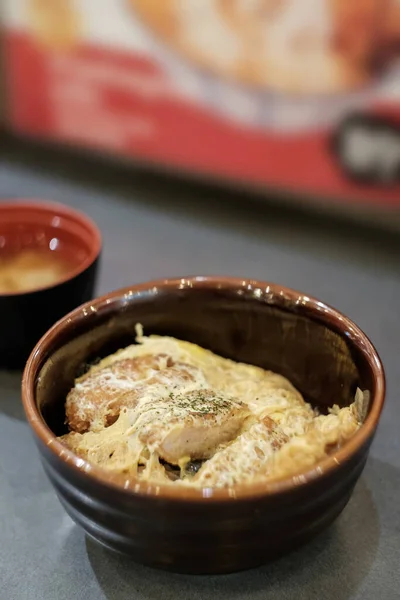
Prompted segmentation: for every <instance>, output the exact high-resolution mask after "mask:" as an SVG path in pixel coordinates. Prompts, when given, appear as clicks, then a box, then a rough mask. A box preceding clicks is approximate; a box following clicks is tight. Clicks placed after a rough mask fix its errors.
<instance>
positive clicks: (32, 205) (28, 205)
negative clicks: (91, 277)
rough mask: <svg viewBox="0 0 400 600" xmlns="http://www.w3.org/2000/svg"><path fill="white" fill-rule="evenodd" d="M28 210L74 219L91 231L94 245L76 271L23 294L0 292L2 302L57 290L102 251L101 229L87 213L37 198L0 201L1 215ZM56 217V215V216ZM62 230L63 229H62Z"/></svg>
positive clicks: (82, 270)
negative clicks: (8, 211)
mask: <svg viewBox="0 0 400 600" xmlns="http://www.w3.org/2000/svg"><path fill="white" fill-rule="evenodd" d="M18 208H19V209H24V208H25V209H27V210H32V209H33V210H37V211H38V212H44V213H47V214H48V213H52V212H57V213H59V214H60V215H61V216H63V217H65V218H72V219H75V221H77V222H79V223H80V224H81V225H83V226H84V227H85V228H86V229H87V230H88V231H90V235H91V236H92V239H93V241H94V243H93V244H90V245H89V246H90V252H89V254H88V256H87V257H86V258H85V260H83V261H82V262H81V263H79V265H77V266H76V267H75V268H74V269H71V270H70V271H68V273H67V274H66V275H65V276H64V277H61V278H60V279H57V281H56V282H55V283H53V284H52V285H46V286H44V287H39V288H34V289H29V290H26V291H23V292H9V293H5V292H0V300H1V299H2V298H9V299H10V298H20V297H22V296H28V295H31V294H37V293H40V292H45V291H47V290H51V289H54V288H57V287H58V286H60V285H63V284H64V283H67V282H68V281H72V279H75V277H78V276H79V275H81V274H82V273H84V272H85V271H86V270H87V269H88V268H89V267H90V266H91V265H92V264H93V263H95V262H96V260H97V259H98V258H99V256H100V254H101V250H102V245H103V240H102V235H101V232H100V229H99V228H98V227H97V225H96V223H95V222H94V221H93V220H92V219H91V218H90V217H89V216H87V215H86V214H85V213H83V212H81V211H80V210H77V209H75V208H71V207H70V206H67V205H65V204H62V203H61V202H54V201H52V200H36V199H35V198H31V199H19V198H18V199H15V200H13V199H6V200H4V201H3V200H1V201H0V215H1V213H2V212H3V211H4V210H6V211H7V210H17V209H18ZM55 216H56V215H55ZM60 229H61V230H62V227H61V228H60Z"/></svg>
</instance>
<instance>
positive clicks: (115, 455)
mask: <svg viewBox="0 0 400 600" xmlns="http://www.w3.org/2000/svg"><path fill="white" fill-rule="evenodd" d="M132 394H133V395H135V406H133V404H134V403H132V406H131V407H129V408H127V407H123V408H122V409H121V415H120V418H119V419H118V420H117V421H116V422H115V423H114V424H113V425H111V426H110V427H108V428H106V429H103V430H101V431H97V432H94V431H89V432H87V433H84V434H79V433H76V432H71V433H69V434H67V435H65V436H63V438H61V439H62V441H63V442H64V443H65V444H66V445H67V446H68V447H69V448H70V449H72V450H74V451H75V452H77V453H78V454H79V455H80V456H82V457H83V458H86V459H88V460H89V461H91V462H93V463H95V464H97V465H99V466H102V467H105V468H109V469H112V470H115V471H119V472H125V473H130V474H135V473H136V472H137V468H138V466H139V465H142V466H145V467H148V468H147V469H145V473H146V476H149V475H150V474H151V473H149V470H151V464H153V466H154V461H152V463H150V462H149V458H152V457H154V456H156V457H157V461H158V458H160V459H163V460H164V461H166V462H168V463H171V464H174V465H179V466H181V467H183V466H184V465H185V464H186V463H187V462H189V461H190V460H196V459H206V458H209V457H210V456H212V455H213V453H214V452H215V450H216V449H217V448H218V447H219V446H220V445H221V444H224V443H227V442H229V441H231V440H232V439H234V437H235V436H236V435H237V434H238V433H239V432H240V430H241V428H242V426H243V423H244V421H245V419H246V418H247V417H248V416H249V409H248V407H247V406H246V405H245V404H243V403H242V402H239V401H237V400H235V399H232V398H230V397H227V396H224V395H222V394H221V393H216V392H214V391H213V390H210V389H203V388H197V389H192V390H189V391H185V390H183V392H182V390H174V391H168V389H167V388H166V387H165V386H159V385H158V386H153V387H152V389H150V388H147V389H146V390H144V389H143V390H142V395H141V396H140V395H139V396H138V395H137V393H136V392H129V393H128V394H127V395H126V396H130V395H132Z"/></svg>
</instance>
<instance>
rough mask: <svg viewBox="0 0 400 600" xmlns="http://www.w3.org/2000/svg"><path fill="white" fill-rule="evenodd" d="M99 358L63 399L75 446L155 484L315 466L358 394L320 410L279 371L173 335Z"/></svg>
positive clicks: (337, 440)
mask: <svg viewBox="0 0 400 600" xmlns="http://www.w3.org/2000/svg"><path fill="white" fill-rule="evenodd" d="M138 329H139V331H138V336H137V342H138V343H137V344H135V345H132V346H129V347H128V348H125V349H123V350H120V351H119V352H117V353H116V354H113V355H112V356H109V357H107V358H106V359H104V360H102V361H101V362H100V363H99V364H97V365H96V366H93V367H91V369H90V370H89V371H88V372H87V373H86V374H85V375H83V376H82V377H80V378H79V379H77V381H76V382H75V386H74V388H73V389H72V390H71V391H70V393H69V394H68V396H67V399H66V405H65V410H66V422H67V424H68V427H69V429H70V432H69V433H68V434H66V435H64V436H62V437H61V438H60V440H61V441H62V442H63V443H64V444H65V445H66V446H68V448H70V449H71V450H72V451H74V452H75V453H76V454H78V455H79V456H81V457H82V458H85V459H87V460H88V461H89V462H91V463H94V464H96V465H98V466H100V467H103V468H105V469H108V470H111V471H114V472H117V473H121V474H124V475H126V476H127V477H128V478H129V477H130V476H132V477H135V478H138V479H139V480H146V481H151V482H154V483H168V484H171V485H189V486H196V487H231V486H235V485H238V484H242V483H246V482H253V481H255V480H257V479H265V480H272V479H277V478H281V477H287V476H291V475H295V474H296V473H298V472H300V471H303V470H304V469H308V468H311V467H313V465H314V464H315V463H316V462H317V461H319V460H321V459H322V458H324V457H325V456H327V455H328V454H329V452H331V451H332V450H334V449H336V448H338V447H339V446H340V445H341V444H343V443H344V442H345V441H346V440H347V439H348V438H350V437H351V436H352V435H353V434H354V433H355V432H356V431H357V429H358V428H359V426H360V423H361V420H362V416H361V415H362V412H361V409H362V397H363V395H362V394H361V392H360V394H361V396H358V398H357V399H356V400H355V402H354V404H353V405H352V406H350V407H346V408H342V409H339V408H338V407H337V406H335V407H332V409H330V411H329V414H327V415H320V414H318V412H317V411H316V410H315V409H313V408H312V407H311V406H310V405H309V404H308V403H307V402H305V401H304V399H303V397H302V396H301V394H300V393H299V392H298V391H297V390H296V389H295V388H294V387H293V386H292V384H291V383H290V382H289V381H288V380H287V379H285V378H284V377H282V376H280V375H278V374H276V373H272V372H270V371H265V370H263V369H260V368H258V367H254V366H251V365H246V364H241V363H236V362H233V361H231V360H228V359H225V358H222V357H220V356H217V355H215V354H213V353H212V352H210V351H208V350H204V349H203V348H200V347H199V346H196V345H194V344H190V343H188V342H183V341H180V340H176V339H174V338H170V337H158V336H151V337H144V336H143V335H142V332H141V331H140V327H139V328H138Z"/></svg>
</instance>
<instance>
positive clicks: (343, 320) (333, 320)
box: [22, 276, 386, 502]
mask: <svg viewBox="0 0 400 600" xmlns="http://www.w3.org/2000/svg"><path fill="white" fill-rule="evenodd" d="M177 288H178V289H182V288H191V289H196V288H200V289H201V288H206V289H207V288H208V289H221V290H223V289H226V290H236V291H238V290H244V289H247V290H249V289H250V290H251V289H261V290H263V289H265V290H268V292H269V294H272V295H273V297H274V298H279V299H280V300H282V299H283V300H284V301H285V302H286V301H288V302H290V303H292V305H293V302H295V303H296V306H298V307H300V313H299V314H305V315H307V316H313V317H314V318H316V319H317V320H319V321H320V322H322V323H324V324H326V325H327V326H329V327H330V328H332V327H333V328H335V330H336V331H339V332H341V333H342V335H343V337H346V338H350V340H351V342H352V343H353V345H355V346H357V348H358V350H359V351H360V352H361V353H362V354H363V355H364V357H365V358H366V360H367V362H368V364H369V366H370V369H371V372H372V376H373V379H374V384H375V394H374V396H373V397H371V399H370V411H369V414H368V416H367V418H366V420H365V421H364V423H363V425H362V426H361V427H360V429H359V430H358V431H357V432H356V433H355V434H354V435H353V436H352V437H351V438H350V439H349V440H348V441H347V442H346V444H345V445H343V446H342V447H341V448H340V449H339V450H337V451H335V452H333V453H332V454H330V455H329V456H327V457H326V458H324V459H323V460H322V461H319V462H318V463H317V464H315V465H314V466H313V467H312V468H311V469H308V470H307V471H304V472H301V473H297V474H296V475H294V476H291V477H289V478H283V479H279V480H274V481H270V482H262V481H257V482H254V483H250V484H242V485H238V486H235V487H232V488H222V489H215V488H190V487H184V486H182V487H174V486H172V485H157V484H154V483H149V482H141V481H138V480H137V479H134V478H132V477H130V478H129V479H127V478H126V477H124V476H122V475H119V474H115V473H110V472H108V471H106V470H104V469H101V468H100V467H97V466H95V465H92V464H90V463H89V462H88V461H86V460H84V459H82V458H80V457H79V456H77V455H76V454H74V453H73V452H71V451H70V450H69V449H68V448H66V447H65V446H64V445H63V444H62V443H61V442H59V441H58V440H57V437H56V435H55V434H54V433H53V432H52V431H51V429H50V428H49V427H48V425H47V424H46V423H45V421H44V419H43V417H42V416H41V414H40V412H39V410H38V408H37V406H36V402H35V385H36V380H37V376H38V374H39V371H40V369H41V368H42V366H43V357H45V356H47V350H48V349H49V347H51V345H52V344H53V343H54V340H55V339H57V337H58V335H59V333H60V332H62V331H65V330H68V329H70V328H73V327H74V324H76V323H77V322H81V321H82V320H85V319H86V318H88V317H89V318H90V314H93V312H97V313H98V312H104V313H112V312H114V311H117V310H118V309H120V305H121V300H124V299H125V300H127V301H129V300H132V298H133V297H134V296H135V294H142V293H143V292H145V291H147V292H148V291H151V290H155V291H157V290H160V289H162V290H163V291H168V290H169V289H177ZM275 304H276V303H275ZM385 390H386V383H385V373H384V368H383V365H382V362H381V360H380V357H379V355H378V353H377V351H376V349H375V348H374V346H373V344H372V343H371V341H370V340H369V338H368V337H367V336H366V335H365V334H364V333H363V331H361V329H360V328H359V327H358V326H357V325H355V323H354V322H353V321H352V320H351V319H349V318H348V317H346V316H344V315H343V314H342V313H340V312H339V311H337V310H336V309H334V308H332V307H331V306H329V305H327V304H325V303H323V302H321V301H319V300H317V299H315V298H312V297H310V296H308V295H305V294H303V293H301V292H297V291H295V290H292V289H290V288H287V287H284V286H281V285H279V284H273V283H269V282H265V281H259V280H254V279H244V278H233V277H216V276H211V277H209V276H194V277H179V278H175V279H159V280H154V281H149V282H147V283H141V284H136V285H133V286H129V287H126V288H122V289H118V290H115V291H113V292H110V293H108V294H106V295H104V296H101V297H99V298H97V299H96V300H94V301H92V302H87V303H86V304H84V305H82V306H80V307H78V308H77V309H75V310H74V311H72V312H71V313H69V314H68V315H66V316H65V317H64V318H63V319H61V320H60V321H58V322H57V323H56V324H55V325H54V326H53V327H52V328H51V329H50V330H49V331H48V332H47V333H46V334H45V335H44V336H43V337H42V338H41V340H40V341H39V342H38V343H37V345H36V347H35V348H34V350H33V351H32V353H31V355H30V357H29V359H28V361H27V364H26V367H25V370H24V373H23V378H22V402H23V406H24V410H25V414H26V417H27V420H28V423H29V425H30V426H31V428H32V429H33V432H34V434H35V436H36V438H37V439H38V440H39V441H40V442H41V443H42V444H43V445H44V446H45V447H47V448H48V450H49V451H50V452H51V453H53V454H54V456H55V457H57V458H58V459H59V460H61V461H63V463H64V464H65V466H68V467H69V468H70V469H72V470H73V471H75V473H77V474H78V473H80V474H84V476H87V477H89V478H91V477H93V478H94V479H95V480H96V481H97V482H98V483H101V484H102V485H104V486H106V487H108V488H111V489H113V490H115V491H117V490H118V491H119V492H120V493H124V494H127V495H132V494H135V495H140V496H143V497H149V496H150V497H160V498H163V499H168V500H175V501H177V502H178V501H204V500H207V501H208V502H209V501H211V500H213V501H226V500H228V499H236V500H240V499H243V500H245V499H250V498H257V497H262V496H271V495H278V494H283V493H286V492H290V491H291V490H294V489H295V488H297V487H299V486H303V485H306V484H307V483H311V482H312V481H314V480H316V479H320V478H322V477H325V476H326V475H328V474H330V473H332V472H334V471H338V470H339V469H340V466H341V464H342V463H345V462H347V461H348V460H349V459H350V458H351V457H352V456H353V455H354V454H356V453H357V452H358V451H360V450H362V448H363V447H366V446H367V445H368V444H369V443H370V441H371V440H372V438H373V435H374V433H375V430H376V427H377V425H378V422H379V419H380V415H381V412H382V409H383V406H384V401H385Z"/></svg>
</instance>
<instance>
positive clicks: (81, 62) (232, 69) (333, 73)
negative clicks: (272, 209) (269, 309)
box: [3, 0, 400, 207]
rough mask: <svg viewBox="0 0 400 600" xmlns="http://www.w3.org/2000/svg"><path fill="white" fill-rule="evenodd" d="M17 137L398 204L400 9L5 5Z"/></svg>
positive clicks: (324, 0) (305, 3)
mask: <svg viewBox="0 0 400 600" xmlns="http://www.w3.org/2000/svg"><path fill="white" fill-rule="evenodd" d="M3 3H4V4H5V50H6V56H5V64H6V76H7V85H8V98H9V122H10V125H11V127H12V128H13V129H14V130H15V131H17V132H18V133H20V134H24V135H28V136H35V137H40V138H45V139H49V140H55V141H59V142H60V141H61V142H66V143H69V144H71V143H72V144H75V145H78V146H85V147H91V148H96V149H102V150H105V151H108V152H113V153H115V154H117V155H124V156H131V157H132V158H133V159H134V158H140V159H141V160H148V161H152V162H155V163H159V164H163V165H167V166H170V167H174V168H178V169H181V170H183V171H190V172H196V173H201V174H210V175H213V176H218V177H220V178H225V179H229V180H232V181H237V180H240V181H244V182H248V183H251V184H253V185H257V186H265V187H270V188H274V189H282V190H286V191H294V192H296V193H301V194H302V195H307V194H310V195H313V196H318V197H320V198H324V199H327V200H328V199H332V200H338V201H342V202H349V201H353V202H359V203H364V204H366V203H369V204H372V205H377V204H379V205H382V206H387V207H389V206H391V207H394V206H398V205H400V1H399V0H352V2H349V0H251V1H243V0H186V1H185V2H178V1H177V0H164V1H163V2H157V1H156V0H102V2H101V3H99V2H98V1H97V0H3Z"/></svg>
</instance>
